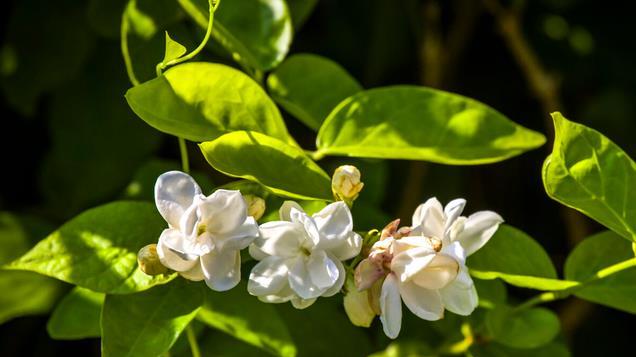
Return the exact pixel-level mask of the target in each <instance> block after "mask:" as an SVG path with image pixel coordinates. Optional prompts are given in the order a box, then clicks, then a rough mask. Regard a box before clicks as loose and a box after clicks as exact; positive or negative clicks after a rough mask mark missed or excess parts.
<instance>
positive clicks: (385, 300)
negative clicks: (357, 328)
mask: <svg viewBox="0 0 636 357" xmlns="http://www.w3.org/2000/svg"><path fill="white" fill-rule="evenodd" d="M398 284H399V283H398V279H397V278H396V277H395V276H394V275H393V274H389V275H388V276H387V277H386V279H384V283H383V284H382V293H381V294H380V311H381V314H380V321H382V329H383V330H384V334H385V335H387V337H389V338H393V339H394V338H397V337H398V335H399V334H400V329H401V327H402V301H401V300H400V290H399V285H398Z"/></svg>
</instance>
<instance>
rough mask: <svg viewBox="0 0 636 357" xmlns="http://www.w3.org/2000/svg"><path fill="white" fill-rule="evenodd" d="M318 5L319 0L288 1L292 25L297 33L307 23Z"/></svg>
mask: <svg viewBox="0 0 636 357" xmlns="http://www.w3.org/2000/svg"><path fill="white" fill-rule="evenodd" d="M317 4H318V0H287V6H288V7H289V13H290V14H291V19H292V25H294V29H295V30H296V31H298V30H299V29H300V28H301V27H302V26H303V24H304V23H305V21H307V19H308V18H309V16H310V15H311V13H312V12H313V11H314V8H315V7H316V5H317Z"/></svg>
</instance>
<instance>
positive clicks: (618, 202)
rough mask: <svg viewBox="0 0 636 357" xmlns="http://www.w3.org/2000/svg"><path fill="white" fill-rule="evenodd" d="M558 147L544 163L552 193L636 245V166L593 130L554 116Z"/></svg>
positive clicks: (556, 114)
mask: <svg viewBox="0 0 636 357" xmlns="http://www.w3.org/2000/svg"><path fill="white" fill-rule="evenodd" d="M552 118H553V119H554V130H555V139H554V148H553V150H552V154H550V156H548V158H547V159H546V160H545V163H544V165H543V184H544V186H545V190H546V192H547V193H548V195H549V196H550V197H551V198H553V199H554V200H556V201H558V202H561V203H562V204H564V205H566V206H568V207H572V208H574V209H576V210H578V211H581V212H583V213H584V214H586V215H588V216H590V217H592V218H593V219H595V220H597V221H598V222H600V223H601V224H603V225H605V226H606V227H607V228H609V229H611V230H613V231H615V232H616V233H618V234H620V235H621V236H623V237H625V238H627V239H629V240H632V241H636V190H635V189H634V188H636V163H634V161H633V160H632V159H631V158H630V157H629V156H628V155H627V154H626V153H625V152H624V151H623V150H622V149H621V148H620V147H618V146H617V145H616V144H614V143H613V142H612V141H611V140H610V139H608V138H607V137H605V136H603V134H601V133H599V132H598V131H596V130H594V129H590V128H588V127H586V126H584V125H581V124H577V123H574V122H571V121H569V120H567V119H565V118H564V117H563V116H562V115H561V113H558V112H557V113H552Z"/></svg>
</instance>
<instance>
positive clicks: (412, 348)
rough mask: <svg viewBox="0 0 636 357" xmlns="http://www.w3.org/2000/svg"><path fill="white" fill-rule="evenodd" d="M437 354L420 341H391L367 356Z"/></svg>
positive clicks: (396, 356) (427, 356)
mask: <svg viewBox="0 0 636 357" xmlns="http://www.w3.org/2000/svg"><path fill="white" fill-rule="evenodd" d="M435 356H437V354H436V353H435V350H433V349H432V348H431V347H430V346H429V345H427V344H426V343H424V342H422V341H409V340H407V341H399V342H391V343H390V344H389V345H388V346H387V347H386V349H385V350H383V351H380V352H376V353H373V354H371V355H369V357H435Z"/></svg>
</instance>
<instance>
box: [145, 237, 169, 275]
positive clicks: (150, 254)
mask: <svg viewBox="0 0 636 357" xmlns="http://www.w3.org/2000/svg"><path fill="white" fill-rule="evenodd" d="M137 263H139V269H141V271H143V272H144V273H146V274H148V275H160V274H165V273H167V272H168V268H166V267H165V266H164V265H163V264H161V261H159V255H158V254H157V245H156V244H148V245H147V246H145V247H143V248H141V249H140V250H139V253H137Z"/></svg>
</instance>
